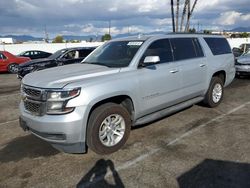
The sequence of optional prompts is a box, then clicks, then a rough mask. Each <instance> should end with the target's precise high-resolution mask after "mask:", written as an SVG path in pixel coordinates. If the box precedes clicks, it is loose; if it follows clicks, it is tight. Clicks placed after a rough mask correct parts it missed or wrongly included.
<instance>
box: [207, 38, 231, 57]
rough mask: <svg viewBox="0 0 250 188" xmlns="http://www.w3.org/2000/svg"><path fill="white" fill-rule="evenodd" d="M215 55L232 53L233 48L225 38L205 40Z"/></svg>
mask: <svg viewBox="0 0 250 188" xmlns="http://www.w3.org/2000/svg"><path fill="white" fill-rule="evenodd" d="M204 39H205V41H206V43H207V44H208V46H209V48H210V49H211V51H212V53H213V55H222V54H230V53H232V51H231V48H230V46H229V44H228V42H227V40H226V39H225V38H210V37H207V38H204Z"/></svg>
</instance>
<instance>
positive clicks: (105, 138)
mask: <svg viewBox="0 0 250 188" xmlns="http://www.w3.org/2000/svg"><path fill="white" fill-rule="evenodd" d="M104 120H106V121H104ZM114 120H118V121H117V122H116V124H117V125H115V123H113V124H111V122H112V121H114ZM114 122H115V121H114ZM130 129H131V118H130V114H129V112H128V111H127V110H126V109H125V108H124V107H122V106H120V105H118V104H114V103H107V104H103V105H101V106H99V107H97V108H96V109H94V110H93V112H92V113H91V115H90V118H89V121H88V127H87V145H88V147H89V148H90V149H91V150H93V151H94V152H95V153H97V154H102V155H103V154H110V153H113V152H115V151H117V150H119V149H120V148H121V147H122V146H123V145H124V144H125V143H126V141H127V139H128V137H129V134H130ZM114 131H115V133H114ZM116 133H117V134H116ZM118 133H119V135H118ZM121 135H122V136H121ZM112 138H113V139H112ZM110 140H112V141H113V142H111V141H110Z"/></svg>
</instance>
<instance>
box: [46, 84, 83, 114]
mask: <svg viewBox="0 0 250 188" xmlns="http://www.w3.org/2000/svg"><path fill="white" fill-rule="evenodd" d="M80 92H81V88H75V89H71V90H55V91H48V92H47V114H65V113H69V112H72V111H73V110H74V109H75V107H66V105H67V102H68V101H69V100H70V99H73V98H75V97H77V96H78V95H79V94H80Z"/></svg>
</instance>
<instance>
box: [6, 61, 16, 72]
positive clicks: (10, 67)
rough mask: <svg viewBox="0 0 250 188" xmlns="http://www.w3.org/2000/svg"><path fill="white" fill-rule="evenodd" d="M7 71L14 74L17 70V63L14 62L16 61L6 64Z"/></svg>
mask: <svg viewBox="0 0 250 188" xmlns="http://www.w3.org/2000/svg"><path fill="white" fill-rule="evenodd" d="M7 69H8V72H9V73H14V74H16V73H17V72H18V64H16V63H11V64H9V65H8V68H7Z"/></svg>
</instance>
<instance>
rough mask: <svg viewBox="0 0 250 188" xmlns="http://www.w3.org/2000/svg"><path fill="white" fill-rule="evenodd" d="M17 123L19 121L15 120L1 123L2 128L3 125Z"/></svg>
mask: <svg viewBox="0 0 250 188" xmlns="http://www.w3.org/2000/svg"><path fill="white" fill-rule="evenodd" d="M17 121H19V119H14V120H10V121H6V122H3V123H0V126H1V125H5V124H8V123H13V122H17Z"/></svg>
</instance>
